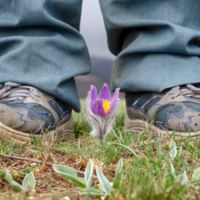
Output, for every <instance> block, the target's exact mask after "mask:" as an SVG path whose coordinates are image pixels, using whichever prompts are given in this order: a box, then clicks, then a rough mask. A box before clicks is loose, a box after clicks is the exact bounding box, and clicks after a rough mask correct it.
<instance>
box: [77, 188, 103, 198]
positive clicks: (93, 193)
mask: <svg viewBox="0 0 200 200" xmlns="http://www.w3.org/2000/svg"><path fill="white" fill-rule="evenodd" d="M79 194H81V195H87V194H89V195H91V196H98V197H102V196H105V195H104V193H103V192H101V191H100V190H97V189H95V188H86V189H83V190H80V191H79Z"/></svg>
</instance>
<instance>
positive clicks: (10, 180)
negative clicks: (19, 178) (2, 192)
mask: <svg viewBox="0 0 200 200" xmlns="http://www.w3.org/2000/svg"><path fill="white" fill-rule="evenodd" d="M6 179H7V181H8V183H9V184H10V185H11V186H12V187H13V188H14V189H16V190H19V191H22V190H24V188H23V187H22V186H21V185H20V184H19V183H17V182H16V181H14V180H13V178H12V176H11V174H10V173H9V171H6Z"/></svg>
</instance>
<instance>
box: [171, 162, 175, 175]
mask: <svg viewBox="0 0 200 200" xmlns="http://www.w3.org/2000/svg"><path fill="white" fill-rule="evenodd" d="M170 173H171V175H172V176H173V177H174V178H176V172H175V170H174V166H173V164H172V163H171V162H170Z"/></svg>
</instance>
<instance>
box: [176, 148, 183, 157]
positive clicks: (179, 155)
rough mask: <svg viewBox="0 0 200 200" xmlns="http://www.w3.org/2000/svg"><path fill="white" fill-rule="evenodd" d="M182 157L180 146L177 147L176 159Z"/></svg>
mask: <svg viewBox="0 0 200 200" xmlns="http://www.w3.org/2000/svg"><path fill="white" fill-rule="evenodd" d="M181 155H182V146H180V147H179V150H178V153H177V158H180V157H181Z"/></svg>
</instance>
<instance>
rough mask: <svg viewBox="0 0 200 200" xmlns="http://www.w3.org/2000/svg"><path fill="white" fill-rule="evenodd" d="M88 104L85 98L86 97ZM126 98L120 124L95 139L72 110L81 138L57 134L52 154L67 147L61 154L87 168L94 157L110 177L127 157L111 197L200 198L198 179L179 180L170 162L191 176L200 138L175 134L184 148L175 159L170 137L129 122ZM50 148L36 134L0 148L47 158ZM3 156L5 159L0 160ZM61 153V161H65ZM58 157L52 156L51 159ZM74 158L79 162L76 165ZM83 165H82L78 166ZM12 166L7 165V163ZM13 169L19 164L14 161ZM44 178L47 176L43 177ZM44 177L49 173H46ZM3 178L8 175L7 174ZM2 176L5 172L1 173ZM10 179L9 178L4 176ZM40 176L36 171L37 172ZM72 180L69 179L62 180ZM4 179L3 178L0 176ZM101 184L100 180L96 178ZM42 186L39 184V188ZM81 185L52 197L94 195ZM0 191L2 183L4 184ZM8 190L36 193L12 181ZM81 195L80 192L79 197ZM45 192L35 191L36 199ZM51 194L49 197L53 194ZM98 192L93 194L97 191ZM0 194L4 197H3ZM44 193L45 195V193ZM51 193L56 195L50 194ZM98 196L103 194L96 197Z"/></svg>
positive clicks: (0, 167)
mask: <svg viewBox="0 0 200 200" xmlns="http://www.w3.org/2000/svg"><path fill="white" fill-rule="evenodd" d="M81 104H82V105H83V106H84V101H81ZM124 111H125V105H124V101H121V102H120V104H119V108H118V111H117V115H116V118H115V125H114V127H113V131H112V133H110V134H109V135H108V137H107V139H106V141H105V142H102V141H98V140H95V139H93V138H92V137H91V136H90V135H89V133H90V131H91V128H90V126H89V125H88V124H87V122H86V120H85V117H84V115H83V113H82V112H81V113H79V114H78V113H73V116H74V127H75V134H76V138H77V139H76V140H75V141H68V142H65V143H61V142H60V141H59V140H56V141H55V142H54V145H53V149H54V152H52V153H53V156H54V157H55V159H57V157H56V156H58V154H57V152H61V153H62V156H63V157H62V158H65V157H70V156H71V158H73V159H74V161H72V163H71V167H73V166H74V168H77V169H79V170H82V171H84V170H85V167H86V164H87V162H88V161H89V159H92V161H93V163H94V165H98V166H100V167H101V169H102V170H103V172H104V174H105V175H106V177H107V178H108V179H109V180H110V182H113V181H114V173H115V169H116V164H117V162H118V161H119V159H120V158H123V161H124V166H123V174H122V177H121V179H120V181H119V182H117V183H115V186H114V187H113V188H112V192H111V196H110V197H109V199H127V200H128V199H141V200H142V199H146V200H160V199H162V200H171V199H200V198H199V193H200V189H199V187H198V186H199V184H200V182H196V183H195V184H192V183H188V184H182V183H180V182H178V181H176V180H175V178H174V177H173V176H172V175H171V173H170V162H172V163H173V165H174V168H175V172H176V175H177V176H178V175H180V174H182V173H183V172H184V171H186V173H187V175H188V178H189V179H190V180H191V176H192V173H193V171H194V170H195V169H196V168H198V167H199V166H200V164H199V161H200V139H199V138H198V137H197V138H188V139H186V140H184V139H180V140H175V143H176V146H177V148H178V149H179V148H180V147H181V146H182V148H183V151H182V154H181V156H179V157H178V158H175V159H174V160H172V159H171V158H170V155H169V152H170V148H169V143H170V138H169V140H165V141H160V139H159V137H158V139H154V140H152V138H151V136H150V135H146V134H145V135H144V136H143V135H142V134H141V135H137V134H133V133H131V132H129V131H128V130H126V129H125V127H124ZM116 144H121V145H125V146H127V147H129V148H131V149H132V150H133V151H134V152H135V153H136V154H137V156H134V155H133V153H132V152H131V151H130V150H129V149H127V148H125V147H123V146H120V145H116ZM48 151H49V148H48V146H47V145H45V144H44V141H43V140H42V139H39V140H38V139H35V138H33V140H32V142H31V144H29V145H26V144H25V145H12V144H9V143H6V142H2V143H0V152H1V153H5V154H14V155H19V156H23V155H25V156H26V157H27V155H29V156H30V157H34V158H37V159H39V160H44V158H45V155H46V154H47V153H48ZM0 161H1V160H0ZM61 161H62V160H59V159H58V163H62V162H61ZM51 162H53V160H52V161H51ZM73 162H74V165H73ZM79 165H80V166H81V167H78V166H79ZM6 167H8V166H6ZM4 169H5V165H4V164H3V162H2V161H1V162H0V173H1V172H2V171H3V170H4ZM11 169H12V171H16V170H18V168H17V169H15V168H14V167H12V168H11ZM52 174H53V173H52V172H51V174H49V179H51V178H52V182H51V184H50V185H49V186H48V187H53V186H54V182H53V177H54V176H53V175H52ZM41 179H42V178H41ZM43 179H44V180H45V177H43ZM2 180H3V179H2ZM0 181H1V178H0ZM3 181H4V182H5V180H3ZM36 182H37V177H36ZM63 182H66V183H67V180H63ZM0 183H1V182H0ZM94 184H97V181H95V182H94ZM36 190H37V188H36ZM77 190H78V189H77V187H75V185H74V189H73V187H72V189H71V190H70V192H67V193H65V192H62V188H60V189H59V190H58V191H57V194H52V196H53V195H54V197H53V198H52V199H59V196H60V195H61V196H66V195H68V196H71V198H72V199H73V198H74V199H77V198H79V199H89V197H84V196H80V195H79V196H78V197H77V196H76V195H77V192H76V191H77ZM0 192H1V187H0ZM5 193H6V194H9V195H10V198H11V199H15V198H14V197H13V195H14V194H17V195H18V199H28V198H29V196H31V195H25V196H23V195H22V194H20V193H18V192H16V191H14V190H12V189H11V188H10V187H9V186H7V190H6V192H5V190H4V194H5ZM75 197H76V198H75ZM37 198H40V197H39V196H37V195H35V199H37ZM48 198H49V197H48ZM92 198H93V197H92ZM0 199H3V198H1V197H0ZM42 199H45V198H44V197H43V198H42ZM50 199H51V198H50ZM97 199H98V198H97Z"/></svg>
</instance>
